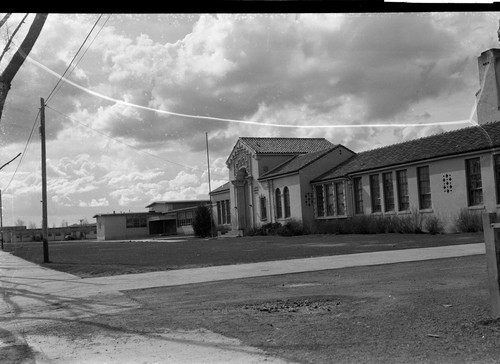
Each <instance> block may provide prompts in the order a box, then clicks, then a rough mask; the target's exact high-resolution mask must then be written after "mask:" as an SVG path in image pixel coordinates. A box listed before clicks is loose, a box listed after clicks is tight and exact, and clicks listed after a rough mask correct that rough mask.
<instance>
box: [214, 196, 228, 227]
mask: <svg viewBox="0 0 500 364" xmlns="http://www.w3.org/2000/svg"><path fill="white" fill-rule="evenodd" d="M229 206H230V204H229V200H223V201H217V224H218V225H221V224H230V223H231V210H230V208H229Z"/></svg>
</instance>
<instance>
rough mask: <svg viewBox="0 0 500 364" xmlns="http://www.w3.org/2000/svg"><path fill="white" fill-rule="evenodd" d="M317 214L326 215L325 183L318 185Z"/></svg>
mask: <svg viewBox="0 0 500 364" xmlns="http://www.w3.org/2000/svg"><path fill="white" fill-rule="evenodd" d="M316 215H317V216H325V205H324V201H323V185H317V186H316Z"/></svg>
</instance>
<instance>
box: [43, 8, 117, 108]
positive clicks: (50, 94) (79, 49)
mask: <svg viewBox="0 0 500 364" xmlns="http://www.w3.org/2000/svg"><path fill="white" fill-rule="evenodd" d="M102 15H103V14H101V15H99V18H97V20H96V22H95V23H94V25H93V26H92V29H90V31H89V33H88V34H87V36H86V37H85V39H84V41H83V43H82V44H81V45H80V47H79V48H78V50H77V51H76V53H75V55H74V56H73V59H72V60H71V61H70V62H69V64H68V67H66V70H65V71H64V72H63V74H62V75H61V77H60V78H59V80H58V81H57V83H56V84H55V86H54V88H53V89H52V91H50V93H49V96H47V97H46V98H45V99H46V102H49V100H50V98H51V97H52V94H54V93H55V92H56V89H57V90H59V88H60V87H59V88H58V86H59V84H60V83H61V81H62V80H63V78H64V76H65V75H66V73H67V72H68V71H69V69H70V68H71V65H72V64H73V62H74V60H75V59H76V57H77V56H78V54H79V53H80V51H81V50H82V48H83V46H84V45H85V43H86V42H87V40H88V39H89V37H90V35H91V34H92V32H93V31H94V29H95V27H96V26H97V24H98V23H99V20H101V18H102ZM108 19H109V18H108ZM103 26H104V25H103ZM101 29H102V28H101ZM94 40H95V38H94ZM91 44H92V43H91ZM87 50H88V48H87ZM85 53H86V52H85ZM85 53H84V55H85ZM82 58H83V56H82V57H81V58H80V60H81V59H82ZM75 67H76V65H75ZM74 69H75V68H73V70H74ZM73 70H72V71H71V72H73ZM71 72H70V73H69V74H71ZM69 74H68V76H69Z"/></svg>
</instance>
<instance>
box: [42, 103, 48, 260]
mask: <svg viewBox="0 0 500 364" xmlns="http://www.w3.org/2000/svg"><path fill="white" fill-rule="evenodd" d="M40 139H41V144H42V241H43V262H44V263H49V262H50V261H49V243H48V240H47V238H48V235H49V234H48V224H47V155H46V151H45V100H44V99H43V98H40Z"/></svg>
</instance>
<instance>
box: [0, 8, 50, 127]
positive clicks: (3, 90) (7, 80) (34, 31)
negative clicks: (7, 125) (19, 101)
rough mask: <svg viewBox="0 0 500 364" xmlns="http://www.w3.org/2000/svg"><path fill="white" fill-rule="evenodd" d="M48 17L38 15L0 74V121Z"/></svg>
mask: <svg viewBox="0 0 500 364" xmlns="http://www.w3.org/2000/svg"><path fill="white" fill-rule="evenodd" d="M47 15H48V14H46V13H44V14H36V16H35V19H34V20H33V23H31V27H30V29H29V30H28V34H27V35H26V37H25V38H24V40H23V42H22V43H21V46H20V47H19V48H18V50H17V52H16V53H14V56H13V57H12V59H11V60H10V62H9V64H7V66H6V67H5V69H4V71H3V72H2V73H1V74H0V120H1V119H2V112H3V108H4V105H5V100H6V99H7V94H8V93H9V90H10V86H11V84H12V80H13V79H14V77H15V76H16V74H17V72H18V71H19V69H20V68H21V66H22V65H23V63H24V60H25V59H26V57H27V56H28V54H29V53H30V52H31V49H32V48H33V46H34V45H35V42H36V40H37V39H38V36H39V35H40V33H41V31H42V28H43V26H44V24H45V20H47Z"/></svg>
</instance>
